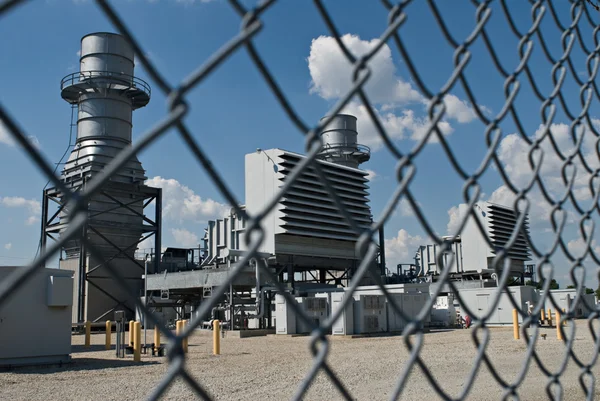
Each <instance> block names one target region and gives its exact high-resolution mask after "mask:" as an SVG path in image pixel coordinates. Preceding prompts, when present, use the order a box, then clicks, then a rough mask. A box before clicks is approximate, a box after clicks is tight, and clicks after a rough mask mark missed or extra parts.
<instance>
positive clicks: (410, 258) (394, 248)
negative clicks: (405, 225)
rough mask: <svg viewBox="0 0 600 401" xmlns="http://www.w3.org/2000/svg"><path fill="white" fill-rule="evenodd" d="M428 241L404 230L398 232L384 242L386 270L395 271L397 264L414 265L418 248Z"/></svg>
mask: <svg viewBox="0 0 600 401" xmlns="http://www.w3.org/2000/svg"><path fill="white" fill-rule="evenodd" d="M428 242H430V241H427V240H426V238H423V237H421V236H419V235H414V236H413V235H410V234H409V233H408V231H406V230H405V229H401V230H400V231H398V234H397V235H396V236H395V237H394V238H391V239H386V240H385V259H386V261H387V265H388V269H390V270H391V271H392V272H395V271H396V265H397V264H399V263H414V257H415V253H416V251H417V249H418V247H419V246H421V245H424V244H426V243H428Z"/></svg>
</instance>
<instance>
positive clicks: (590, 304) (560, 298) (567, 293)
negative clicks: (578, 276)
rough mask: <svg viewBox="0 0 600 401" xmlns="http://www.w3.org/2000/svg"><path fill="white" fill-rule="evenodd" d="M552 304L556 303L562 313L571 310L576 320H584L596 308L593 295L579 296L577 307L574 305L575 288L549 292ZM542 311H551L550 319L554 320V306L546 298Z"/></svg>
mask: <svg viewBox="0 0 600 401" xmlns="http://www.w3.org/2000/svg"><path fill="white" fill-rule="evenodd" d="M549 296H551V297H552V298H553V299H554V302H556V303H557V304H558V306H559V308H560V310H561V312H562V310H563V309H564V310H565V311H568V310H570V309H573V311H574V313H575V317H576V318H586V317H588V316H589V314H590V313H592V312H593V309H591V308H594V307H595V306H596V296H595V295H594V294H581V295H580V296H579V300H578V302H577V305H574V303H575V299H576V296H577V289H576V288H567V289H559V290H550V295H549ZM544 309H546V311H547V310H548V309H552V313H553V315H552V318H553V319H554V310H555V309H556V306H554V304H553V303H552V302H551V301H550V300H549V298H546V301H545V305H544Z"/></svg>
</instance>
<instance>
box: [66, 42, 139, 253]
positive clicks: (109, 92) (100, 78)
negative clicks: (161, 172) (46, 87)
mask: <svg viewBox="0 0 600 401" xmlns="http://www.w3.org/2000/svg"><path fill="white" fill-rule="evenodd" d="M133 57H134V52H133V49H132V47H131V45H130V44H129V43H128V42H127V41H126V39H125V38H124V37H123V36H120V35H117V34H114V33H105V32H100V33H92V34H89V35H86V36H84V37H83V38H82V39H81V58H80V71H79V72H76V73H73V74H70V75H67V76H66V77H64V78H63V79H62V81H61V96H62V98H63V99H64V100H66V101H67V102H69V103H70V104H73V105H77V106H78V118H77V141H76V145H75V147H74V149H73V151H72V152H71V155H70V157H69V159H68V161H67V162H66V164H65V167H64V169H63V172H62V179H63V180H64V182H65V183H67V184H69V186H70V187H71V188H74V189H76V188H82V187H83V186H84V185H85V182H86V181H88V180H89V179H90V178H91V177H93V176H94V175H96V174H98V173H99V172H100V171H102V169H103V168H104V167H105V166H106V165H107V164H108V163H110V162H111V160H112V159H113V158H114V157H115V156H116V155H117V154H119V153H120V152H121V151H122V150H123V149H124V148H126V147H128V146H131V128H132V123H131V116H132V111H133V110H135V109H138V108H140V107H144V106H146V105H147V104H148V102H149V101H150V86H149V85H148V84H147V83H146V82H144V81H143V80H141V79H139V78H136V77H134V75H133V72H134V59H133ZM144 173H145V171H144V169H143V168H142V165H141V163H140V162H139V161H138V160H137V158H136V157H135V156H134V157H132V158H131V159H130V160H129V162H128V163H127V164H126V165H125V167H124V168H123V169H121V170H120V171H119V172H118V173H117V174H115V175H114V176H113V177H112V178H111V183H120V184H123V185H121V187H120V188H121V190H119V191H117V190H115V189H113V190H112V192H106V191H104V193H102V192H101V193H100V194H98V195H96V196H94V198H93V199H91V201H90V204H89V212H90V213H89V216H90V217H89V221H90V222H91V223H92V224H94V225H96V226H99V227H102V229H101V230H99V232H88V237H89V238H90V239H91V240H92V242H94V244H95V245H96V246H98V248H100V249H101V251H102V252H103V254H104V255H103V256H104V257H106V258H110V257H126V256H131V257H133V254H134V252H135V250H136V247H135V246H134V247H133V248H131V249H128V250H126V251H125V252H120V253H119V252H118V249H117V248H120V249H121V250H123V249H125V248H127V247H129V246H130V245H131V244H134V243H135V242H136V241H137V240H138V239H139V238H140V237H141V235H142V233H143V231H142V224H143V217H141V215H138V214H136V213H134V212H138V213H140V214H141V213H142V211H143V202H141V201H139V202H135V203H131V196H130V194H129V192H130V191H128V187H133V186H136V185H141V184H143V183H144V180H145V179H146V177H145V176H144ZM132 189H133V188H132ZM111 198H112V199H111ZM115 200H117V201H120V202H123V203H127V204H128V206H129V208H130V210H128V209H123V208H121V209H120V210H118V211H115V212H106V211H107V210H109V209H110V208H111V207H113V208H114V205H115ZM95 216H96V217H95ZM66 219H67V216H66V214H62V215H61V223H66V222H67V221H66ZM103 236H104V237H105V238H102V237H103ZM107 240H108V241H107ZM111 243H112V244H111ZM113 244H114V245H116V247H115V246H113ZM64 250H65V253H66V256H67V258H74V257H78V256H79V253H80V244H79V241H70V243H68V244H67V245H66V246H65V249H64Z"/></svg>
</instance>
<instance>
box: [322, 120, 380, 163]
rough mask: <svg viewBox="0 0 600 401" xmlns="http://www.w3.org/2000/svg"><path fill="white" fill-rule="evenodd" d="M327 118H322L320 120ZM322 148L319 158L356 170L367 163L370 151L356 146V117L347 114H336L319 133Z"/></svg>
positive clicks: (363, 146)
mask: <svg viewBox="0 0 600 401" xmlns="http://www.w3.org/2000/svg"><path fill="white" fill-rule="evenodd" d="M325 118H327V117H323V118H322V119H321V120H323V119H325ZM321 139H322V140H323V148H322V150H321V152H320V153H319V156H318V157H319V158H320V159H323V160H326V161H328V162H332V163H337V164H341V165H343V166H347V167H352V168H358V166H359V165H360V164H361V163H364V162H367V161H369V159H370V158H371V150H370V149H369V147H367V146H365V145H359V144H358V132H357V130H356V117H354V116H352V115H349V114H337V115H335V116H334V117H333V119H332V121H331V122H330V123H329V125H327V127H325V129H323V131H321Z"/></svg>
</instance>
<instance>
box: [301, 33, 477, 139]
mask: <svg viewBox="0 0 600 401" xmlns="http://www.w3.org/2000/svg"><path fill="white" fill-rule="evenodd" d="M341 40H342V42H343V43H344V45H345V46H346V47H347V48H348V49H349V51H350V52H351V53H352V54H354V55H355V57H357V58H358V57H361V56H364V55H365V54H367V53H368V52H369V51H371V49H373V47H375V46H377V45H378V43H379V39H372V40H362V39H361V38H360V37H359V36H358V35H351V34H346V35H343V36H342V37H341ZM307 62H308V69H309V72H310V75H311V78H312V81H311V87H310V93H314V94H317V95H319V96H321V97H322V98H324V99H328V100H333V99H338V98H341V97H342V96H344V95H346V94H347V93H348V91H349V90H350V88H351V87H352V75H353V72H354V67H353V66H352V65H351V64H350V62H348V60H347V59H346V57H345V56H344V55H343V53H342V51H341V50H340V48H339V46H338V44H337V42H336V41H335V39H334V38H333V37H330V36H319V37H318V38H316V39H313V40H312V42H311V46H310V53H309V56H308V58H307ZM368 65H369V68H370V70H371V76H370V77H369V79H368V80H367V82H366V84H365V92H366V93H367V96H368V97H369V100H370V101H371V102H372V103H373V104H374V105H376V107H375V111H376V113H377V115H378V117H379V119H380V121H381V122H382V124H383V126H384V128H385V129H386V131H387V132H388V134H389V135H390V137H391V139H392V140H402V139H412V140H415V141H417V140H420V139H422V138H423V136H424V135H425V132H426V131H427V128H428V124H429V121H428V118H427V117H426V116H424V117H418V116H416V115H415V112H414V110H411V109H406V108H404V109H402V110H400V112H399V114H397V113H395V112H394V111H395V110H396V109H398V108H400V107H407V106H409V105H411V104H412V105H414V106H420V108H421V109H422V111H423V112H425V109H424V106H427V105H428V104H429V100H428V99H426V98H425V97H424V96H423V95H422V94H421V93H419V92H418V91H417V90H416V89H415V88H414V87H413V86H412V84H411V83H410V82H406V81H404V80H403V79H402V78H401V77H399V76H398V75H397V73H396V66H395V65H394V62H393V60H392V52H391V49H390V47H389V46H388V45H387V44H384V45H383V46H382V47H381V49H380V50H379V51H378V52H377V53H376V54H375V55H374V56H373V58H371V60H369V63H368ZM444 104H445V106H446V114H445V116H444V117H445V118H447V119H453V120H456V121H457V122H459V123H468V122H471V121H473V120H474V119H475V118H476V115H475V112H474V111H473V109H472V108H471V106H470V105H469V104H468V103H467V102H465V101H463V100H460V99H459V98H458V97H456V96H455V95H452V94H449V95H446V96H445V98H444ZM485 110H488V109H487V108H485ZM342 112H343V113H348V114H352V115H354V116H356V117H357V119H358V134H359V139H360V141H361V143H364V144H365V145H368V146H371V147H373V150H377V149H378V148H379V147H380V145H381V140H380V138H379V135H378V133H377V131H376V129H375V126H374V124H373V123H372V122H371V119H370V117H369V116H368V113H367V111H366V108H365V107H364V106H363V105H362V104H358V103H356V102H354V101H352V102H351V103H349V104H348V105H347V106H346V108H345V109H344V110H343V111H342ZM439 128H440V130H441V131H442V133H443V134H444V135H449V134H451V133H452V132H453V131H454V129H453V128H452V127H451V125H450V123H449V122H448V121H445V120H443V121H441V122H440V123H439ZM432 141H435V139H432Z"/></svg>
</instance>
